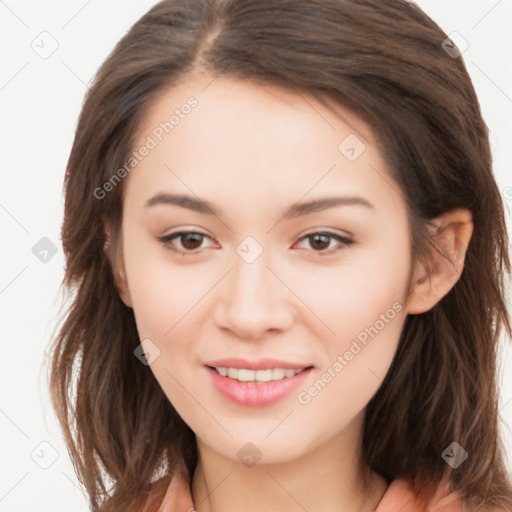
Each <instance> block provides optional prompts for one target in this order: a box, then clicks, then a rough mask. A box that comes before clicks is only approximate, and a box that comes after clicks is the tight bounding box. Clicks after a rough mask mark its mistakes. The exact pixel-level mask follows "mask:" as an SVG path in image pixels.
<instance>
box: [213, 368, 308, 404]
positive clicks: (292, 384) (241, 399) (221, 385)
mask: <svg viewBox="0 0 512 512" xmlns="http://www.w3.org/2000/svg"><path fill="white" fill-rule="evenodd" d="M244 364H245V363H244ZM280 364H282V363H280ZM224 365H225V362H223V364H222V365H220V364H219V365H218V366H224ZM225 366H229V367H230V368H238V366H233V365H232V364H231V365H225ZM240 368H247V369H249V370H251V369H254V368H248V367H247V366H241V367H240ZM264 368H270V367H269V366H268V365H267V366H265V367H264ZM275 368H283V366H275ZM259 369H261V368H259ZM206 370H207V371H208V373H209V374H210V378H211V379H212V383H213V385H214V387H215V388H216V389H217V391H219V392H220V393H222V394H223V395H224V396H225V397H227V398H229V399H230V400H232V401H233V402H235V403H237V404H240V405H246V406H249V407H262V406H264V405H269V404H272V403H274V402H277V401H278V400H280V399H281V398H283V397H285V396H286V395H288V394H290V393H291V392H292V391H293V390H294V389H296V388H297V387H298V386H300V384H302V383H303V382H304V380H305V379H306V378H307V376H308V375H309V374H310V372H311V371H312V368H308V369H305V370H303V371H301V372H300V373H298V374H297V375H295V376H293V377H285V378H284V379H281V380H275V381H272V382H262V383H257V382H240V381H238V380H236V379H230V378H229V377H223V376H222V375H219V374H218V373H217V372H216V371H215V370H214V369H213V368H209V367H206Z"/></svg>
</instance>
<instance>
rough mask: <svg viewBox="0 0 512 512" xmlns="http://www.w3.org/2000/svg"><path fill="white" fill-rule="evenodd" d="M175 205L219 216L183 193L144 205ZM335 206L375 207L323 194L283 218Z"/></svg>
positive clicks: (165, 195)
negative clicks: (323, 195)
mask: <svg viewBox="0 0 512 512" xmlns="http://www.w3.org/2000/svg"><path fill="white" fill-rule="evenodd" d="M158 204H160V205H162V204H163V205H176V206H181V207H182V208H187V209H189V210H193V211H196V212H199V213H204V214H207V215H215V216H219V215H218V212H217V210H216V208H215V207H214V206H213V205H212V204H211V203H210V202H208V201H206V200H204V199H199V198H196V197H193V196H188V195H185V194H169V193H164V192H162V193H159V194H157V195H156V196H154V197H152V198H151V199H149V200H148V201H146V203H145V205H144V207H145V208H147V207H150V206H154V205H158ZM335 206H364V207H366V208H368V209H375V206H374V205H373V204H372V203H370V202H369V201H368V200H367V199H365V198H364V197H361V196H325V197H319V198H318V199H313V200H311V201H307V202H302V203H295V204H294V205H292V206H290V207H289V208H288V209H287V210H286V211H285V212H284V214H283V216H282V218H284V219H293V218H295V217H299V216H301V215H307V214H310V213H314V212H319V211H322V210H326V209H328V208H333V207H335Z"/></svg>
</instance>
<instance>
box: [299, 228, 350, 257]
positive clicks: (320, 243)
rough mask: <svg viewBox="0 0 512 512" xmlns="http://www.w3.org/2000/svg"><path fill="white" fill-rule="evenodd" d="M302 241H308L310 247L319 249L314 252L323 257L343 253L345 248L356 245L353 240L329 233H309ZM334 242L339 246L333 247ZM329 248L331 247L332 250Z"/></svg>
mask: <svg viewBox="0 0 512 512" xmlns="http://www.w3.org/2000/svg"><path fill="white" fill-rule="evenodd" d="M300 240H307V241H308V242H309V244H310V247H312V248H313V249H319V250H314V251H313V252H318V253H319V254H320V255H322V256H325V255H330V254H333V253H335V252H338V251H341V250H342V249H343V247H344V246H349V245H352V244H353V243H354V240H352V239H351V238H347V237H345V236H341V235H338V234H336V233H330V232H329V231H321V232H318V233H308V234H307V235H304V236H303V237H302V238H301V239H300ZM332 240H335V241H336V242H337V244H334V247H333V246H331V242H332ZM329 246H331V248H330V249H329ZM326 249H327V250H326Z"/></svg>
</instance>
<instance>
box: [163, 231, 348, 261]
mask: <svg viewBox="0 0 512 512" xmlns="http://www.w3.org/2000/svg"><path fill="white" fill-rule="evenodd" d="M189 234H195V235H200V236H202V237H205V238H209V239H210V240H212V238H211V237H210V236H208V235H206V234H204V233H201V232H199V231H177V232H176V233H171V234H169V235H165V236H162V237H156V238H157V240H158V241H159V242H161V243H163V244H164V245H165V247H166V248H167V249H169V250H171V251H173V252H175V253H178V254H180V255H182V256H193V255H195V254H197V253H198V251H199V249H196V250H194V251H188V250H185V251H182V250H179V249H176V248H174V247H172V245H171V244H170V242H171V241H172V240H173V239H175V238H180V237H182V236H183V235H189ZM315 235H323V236H327V237H329V238H334V239H335V240H337V241H338V242H339V243H341V244H342V247H341V248H337V249H334V250H333V249H329V250H325V249H324V250H322V251H313V252H315V253H318V254H319V255H320V256H330V255H332V254H334V253H337V252H338V251H341V250H343V246H345V247H348V246H350V245H352V244H354V240H352V239H350V238H347V237H344V236H341V235H338V234H336V233H331V232H329V231H315V232H312V233H307V234H306V235H304V236H302V237H301V238H300V239H299V240H304V239H308V238H310V237H313V236H315Z"/></svg>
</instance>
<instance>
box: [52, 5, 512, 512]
mask: <svg viewBox="0 0 512 512" xmlns="http://www.w3.org/2000/svg"><path fill="white" fill-rule="evenodd" d="M445 40H446V34H444V33H443V31H442V30H441V29H440V28H439V27H438V26H437V25H436V24H435V23H434V22H433V21H432V20H431V19H429V18H428V17H427V16H426V15H425V14H424V13H423V12H422V11H421V10H420V9H419V8H418V7H417V6H415V5H414V4H412V3H410V2H402V1H396V0H389V1H388V0H385V1H379V2H375V1H370V0H364V1H355V0H354V1H348V0H347V1H344V0H343V1H342V0H322V1H307V2H306V1H297V0H294V1H282V2H266V1H260V0H259V1H255V0H233V1H221V0H219V1H211V2H202V1H190V2H180V1H169V0H165V1H163V2H161V3H159V4H158V5H156V6H155V7H154V8H153V9H151V10H150V12H148V13H147V14H146V15H145V16H144V17H143V18H141V19H140V20H139V21H138V22H137V23H136V24H135V25H134V26H133V27H132V29H131V30H130V31H129V32H128V33H127V34H126V35H125V36H124V37H123V39H122V40H121V41H120V42H119V43H118V45H117V46H116V48H115V49H114V51H113V52H112V54H111V55H110V56H109V58H108V59H107V61H106V62H105V63H104V64H103V66H102V67H101V68H100V70H99V72H98V74H97V77H96V79H95V82H94V84H93V86H92V87H91V89H90V91H89V94H88V96H87V98H86V101H85V103H84V106H83V109H82V113H81V116H80V119H79V123H78V126H77V131H76V136H75V141H74V145H73V148H72V152H71V155H70V159H69V162H68V168H67V173H66V182H65V193H66V204H65V218H64V224H63V227H62V239H63V246H64V250H65V254H66V258H67V267H66V277H65V281H64V284H65V285H66V286H67V287H69V288H72V287H75V288H76V295H75V297H74V298H73V303H72V305H71V307H70V309H69V311H68V312H67V317H66V320H65V322H64V324H63V326H62V329H61V331H60V334H59V337H58V339H57V340H56V342H55V347H54V353H53V365H52V374H51V382H50V386H51V391H52V396H53V403H54V407H55V409H56V411H57V413H58V415H59V419H60V422H61V424H62V427H63V429H64V433H65V436H66V440H67V442H68V446H69V449H70V453H71V456H72V458H73V461H74V463H75V465H76V470H77V473H78V475H79V477H80V478H81V480H82V482H83V483H84V485H85V488H86V490H87V492H88V494H89V497H90V501H91V506H92V508H93V510H102V511H107V510H146V511H148V510H161V511H167V510H173V511H174V510H193V509H195V510H197V511H199V512H205V511H219V510H222V511H227V510H235V509H237V510H239V509H245V510H265V511H272V510H275V511H277V510H279V511H283V510H287V511H288V510H289V511H294V510H308V511H330V510H359V511H361V510H363V511H373V510H377V511H378V512H388V511H391V510H394V511H396V510H401V511H406V510H410V511H413V510H414V511H418V510H430V511H434V510H438V511H441V510H445V511H458V510H475V511H477V510H507V509H509V508H510V507H511V506H512V487H511V484H510V481H509V477H508V475H507V473H506V469H505V466H504V455H503V451H502V448H501V445H500V438H499V435H498V420H497V417H498V415H497V396H496V388H495V384H496V375H495V357H496V354H495V350H496V347H497V342H498V338H499V335H500V332H501V330H502V328H503V327H504V328H505V329H506V332H507V334H509V335H510V334H511V331H510V322H509V317H508V311H507V309H506V302H505V299H504V282H503V280H504V272H505V271H510V262H509V256H508V249H507V233H506V229H505V222H504V214H503V205H502V202H501V198H500V195H499V191H498V188H497V185H496V182H495V179H494V176H493V173H492V166H491V156H490V149H489V143H488V134H487V128H486V125H485V123H484V121H483V119H482V117H481V114H480V110H479V105H478V100H477V98H476V96H475V92H474V89H473V87H472V84H471V81H470V79H469V76H468V74H467V72H466V70H465V67H464V64H463V62H462V60H461V59H460V55H458V56H457V54H456V53H454V52H453V51H451V52H447V51H445V48H446V44H445V45H444V46H443V42H445ZM449 47H450V48H452V49H453V45H450V46H449ZM73 364H76V365H77V375H76V378H77V383H76V384H77V388H76V401H73V400H72V399H70V397H69V391H70V390H71V389H73V385H74V384H73V382H72V379H73ZM109 485H111V486H112V487H111V488H109ZM463 507H465V508H463Z"/></svg>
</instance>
